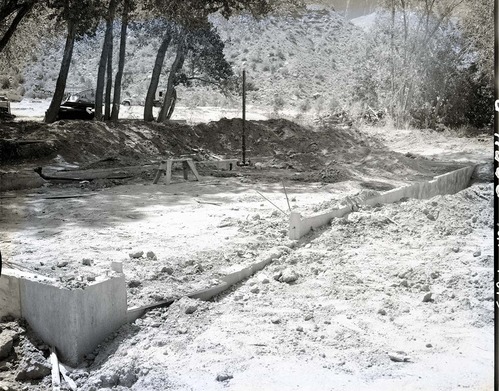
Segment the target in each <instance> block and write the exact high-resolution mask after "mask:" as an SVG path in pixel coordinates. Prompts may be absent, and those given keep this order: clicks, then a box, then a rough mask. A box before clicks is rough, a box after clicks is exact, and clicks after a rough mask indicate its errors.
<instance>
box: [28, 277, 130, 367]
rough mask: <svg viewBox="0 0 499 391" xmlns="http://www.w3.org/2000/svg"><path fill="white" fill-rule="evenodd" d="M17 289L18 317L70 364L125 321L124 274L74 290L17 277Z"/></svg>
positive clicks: (76, 361) (92, 348)
mask: <svg viewBox="0 0 499 391" xmlns="http://www.w3.org/2000/svg"><path fill="white" fill-rule="evenodd" d="M20 292H21V315H22V317H23V318H25V319H26V320H27V321H28V323H29V324H30V326H31V327H32V328H33V330H34V331H35V332H36V333H37V334H38V336H39V337H40V338H41V339H42V340H43V341H44V342H45V343H47V344H49V345H52V346H55V347H56V348H57V351H58V352H59V354H60V356H61V359H62V361H65V362H67V363H69V364H71V365H77V364H78V363H79V362H80V361H81V360H82V358H83V356H84V355H85V354H87V353H89V352H91V351H92V350H94V349H95V347H96V346H97V345H98V344H99V343H100V342H102V341H103V340H104V339H105V338H106V337H107V336H108V335H109V334H111V333H112V332H114V331H115V330H116V329H117V328H118V327H120V326H121V325H123V324H125V323H126V321H127V300H126V284H125V276H124V275H121V276H119V277H113V278H108V279H105V280H103V281H98V282H96V283H94V284H92V285H89V286H87V287H85V288H84V289H74V290H69V289H65V288H59V287H56V286H53V285H49V284H43V283H39V282H37V281H32V280H26V279H21V280H20Z"/></svg>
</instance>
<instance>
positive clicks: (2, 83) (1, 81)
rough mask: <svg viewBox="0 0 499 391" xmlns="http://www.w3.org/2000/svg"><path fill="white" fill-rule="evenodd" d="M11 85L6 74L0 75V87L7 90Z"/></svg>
mask: <svg viewBox="0 0 499 391" xmlns="http://www.w3.org/2000/svg"><path fill="white" fill-rule="evenodd" d="M10 87H11V83H10V79H9V77H8V76H0V88H2V89H3V90H8V89H9V88H10Z"/></svg>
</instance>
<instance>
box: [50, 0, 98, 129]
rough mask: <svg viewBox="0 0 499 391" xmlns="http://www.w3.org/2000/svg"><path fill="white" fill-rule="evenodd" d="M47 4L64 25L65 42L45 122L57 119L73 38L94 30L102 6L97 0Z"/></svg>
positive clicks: (67, 0)
mask: <svg viewBox="0 0 499 391" xmlns="http://www.w3.org/2000/svg"><path fill="white" fill-rule="evenodd" d="M47 5H48V7H49V8H50V9H51V10H53V17H54V18H55V19H56V21H57V22H58V23H62V24H64V25H65V27H66V43H65V46H64V53H63V57H62V61H61V68H60V71H59V76H58V78H57V82H56V87H55V91H54V95H53V97H52V101H51V102H50V106H49V108H48V110H47V111H46V113H45V122H47V123H51V122H54V121H55V120H56V119H57V114H58V112H59V107H60V105H61V103H62V99H63V97H64V90H65V89H66V81H67V78H68V73H69V67H70V63H71V57H72V55H73V48H74V43H75V40H76V39H79V38H81V37H83V36H84V35H85V34H87V33H91V32H95V29H96V27H97V23H98V20H99V15H100V14H101V12H102V8H101V4H100V2H99V1H97V0H78V1H76V0H49V1H47Z"/></svg>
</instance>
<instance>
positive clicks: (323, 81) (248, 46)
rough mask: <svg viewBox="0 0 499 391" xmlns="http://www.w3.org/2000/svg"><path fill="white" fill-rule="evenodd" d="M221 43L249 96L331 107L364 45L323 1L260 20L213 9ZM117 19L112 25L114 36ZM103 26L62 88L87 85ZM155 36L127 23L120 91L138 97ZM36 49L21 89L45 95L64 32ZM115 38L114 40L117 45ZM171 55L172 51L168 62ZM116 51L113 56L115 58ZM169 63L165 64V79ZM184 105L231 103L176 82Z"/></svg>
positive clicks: (341, 97) (80, 46) (273, 103)
mask: <svg viewBox="0 0 499 391" xmlns="http://www.w3.org/2000/svg"><path fill="white" fill-rule="evenodd" d="M212 23H213V25H214V26H216V28H217V29H218V31H219V33H220V35H221V37H222V38H223V40H224V42H225V44H226V47H225V54H226V58H227V60H228V61H229V62H230V63H231V64H232V65H233V67H234V71H235V73H236V74H239V73H240V72H241V71H242V69H246V71H247V73H248V81H249V82H250V83H251V84H250V85H249V87H250V88H249V90H250V91H249V102H250V103H252V104H255V105H261V106H268V107H269V110H273V111H279V110H281V109H282V108H284V107H294V108H296V109H299V110H301V111H303V112H306V111H309V110H317V111H322V110H330V109H334V108H337V107H338V106H341V104H343V103H345V102H347V101H348V99H349V97H350V93H351V89H352V75H353V65H354V64H355V63H356V62H357V61H358V59H359V58H360V55H361V54H362V51H363V49H362V48H363V40H364V34H365V33H364V32H363V31H362V30H361V29H359V28H357V27H356V26H355V25H353V24H352V23H350V22H349V21H347V20H346V19H345V18H344V17H343V16H341V15H340V14H338V13H336V12H334V11H332V10H329V9H314V8H309V9H308V10H307V12H304V13H301V14H298V15H294V16H279V17H278V16H269V17H266V18H263V19H260V20H255V19H254V18H252V17H250V16H247V15H244V16H238V17H234V18H231V19H229V20H225V19H223V18H222V17H221V16H218V15H215V16H213V17H212ZM118 32H119V26H118V25H116V29H115V36H117V35H118ZM102 39H103V32H102V31H99V32H97V34H96V36H95V37H90V38H85V39H83V40H81V41H79V42H77V44H76V47H75V50H74V56H73V62H72V67H71V70H70V75H69V80H68V89H69V90H78V89H84V88H93V87H94V86H95V79H96V74H97V63H98V59H99V55H100V49H101V45H102ZM159 44H160V37H158V36H151V35H150V33H148V29H147V26H145V25H143V24H137V25H135V26H131V29H130V33H129V37H128V49H127V63H126V67H125V77H124V92H125V93H124V95H125V96H127V97H131V98H134V99H136V101H137V103H140V101H141V100H143V97H144V95H145V92H146V90H147V86H148V80H149V77H150V72H151V70H152V67H153V64H154V59H155V55H156V50H157V48H158V47H159ZM43 46H44V50H43V52H42V53H41V54H38V55H35V54H34V55H33V56H32V58H31V62H30V64H29V65H27V66H26V68H25V70H24V80H22V81H23V84H22V87H23V88H24V90H25V96H27V97H33V98H43V97H48V96H50V95H51V92H52V91H53V89H54V86H55V80H56V78H57V74H58V70H59V63H60V59H61V56H62V47H63V39H59V40H55V41H54V40H53V39H51V40H47V41H46V42H44V44H43ZM117 47H118V41H117V39H116V40H115V48H117ZM173 57H174V53H173V51H171V52H170V53H169V54H168V56H167V58H168V59H169V62H171V61H172V59H173ZM116 63H117V59H115V61H114V64H115V65H116ZM167 69H168V64H167V67H165V70H164V72H163V78H164V80H165V82H166V74H167ZM179 98H180V99H183V100H184V104H185V105H189V104H192V105H231V104H235V103H236V102H237V101H238V99H237V97H232V99H231V98H227V97H224V96H223V95H222V94H220V93H218V92H214V91H212V90H209V87H199V86H198V87H194V88H190V89H188V90H186V89H183V90H180V93H179Z"/></svg>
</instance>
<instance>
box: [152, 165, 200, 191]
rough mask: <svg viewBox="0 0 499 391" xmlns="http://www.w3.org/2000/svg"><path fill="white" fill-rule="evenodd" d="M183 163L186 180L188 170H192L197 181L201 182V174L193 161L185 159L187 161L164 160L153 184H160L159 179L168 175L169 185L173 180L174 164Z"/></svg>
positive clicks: (167, 181) (167, 182)
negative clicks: (162, 175)
mask: <svg viewBox="0 0 499 391" xmlns="http://www.w3.org/2000/svg"><path fill="white" fill-rule="evenodd" d="M180 162H181V163H182V169H183V170H184V179H185V180H187V179H188V170H189V169H191V171H192V173H193V174H194V176H195V177H196V180H197V181H199V180H200V178H199V174H198V171H197V170H196V166H195V165H194V162H193V161H192V159H189V158H185V159H168V160H162V161H161V163H160V164H159V168H158V172H157V173H156V176H155V177H154V181H153V184H156V183H158V181H159V178H160V177H161V174H165V175H166V184H167V185H169V184H170V182H171V179H172V166H173V163H180Z"/></svg>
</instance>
